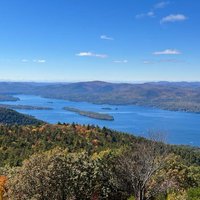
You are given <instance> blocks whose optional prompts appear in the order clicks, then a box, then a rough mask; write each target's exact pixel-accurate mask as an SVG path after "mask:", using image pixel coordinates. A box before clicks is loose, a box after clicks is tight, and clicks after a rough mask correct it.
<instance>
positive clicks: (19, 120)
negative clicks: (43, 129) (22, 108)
mask: <svg viewBox="0 0 200 200" xmlns="http://www.w3.org/2000/svg"><path fill="white" fill-rule="evenodd" d="M0 123H1V124H9V125H13V124H18V125H36V124H42V123H44V122H42V121H40V120H38V119H35V118H34V117H32V116H29V115H24V114H21V113H18V112H16V111H14V110H11V109H6V108H1V107H0Z"/></svg>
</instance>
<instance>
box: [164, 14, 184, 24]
mask: <svg viewBox="0 0 200 200" xmlns="http://www.w3.org/2000/svg"><path fill="white" fill-rule="evenodd" d="M187 19H188V18H187V17H186V16H185V15H183V14H171V15H168V16H166V17H163V18H162V19H161V20H160V23H161V24H162V23H167V22H180V21H185V20H187Z"/></svg>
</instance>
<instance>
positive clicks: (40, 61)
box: [33, 59, 46, 63]
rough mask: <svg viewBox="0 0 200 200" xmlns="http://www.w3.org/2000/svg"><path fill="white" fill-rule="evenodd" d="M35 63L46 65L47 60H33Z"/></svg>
mask: <svg viewBox="0 0 200 200" xmlns="http://www.w3.org/2000/svg"><path fill="white" fill-rule="evenodd" d="M33 62H35V63H46V60H44V59H35V60H33Z"/></svg>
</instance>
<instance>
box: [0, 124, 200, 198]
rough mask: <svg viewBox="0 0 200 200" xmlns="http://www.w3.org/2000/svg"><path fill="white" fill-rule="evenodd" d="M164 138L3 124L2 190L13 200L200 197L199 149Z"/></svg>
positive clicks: (61, 126)
mask: <svg viewBox="0 0 200 200" xmlns="http://www.w3.org/2000/svg"><path fill="white" fill-rule="evenodd" d="M159 138H160V137H158V136H156V137H155V136H153V137H152V138H151V139H152V140H151V141H149V140H146V139H144V138H138V137H134V136H131V135H128V134H123V133H118V132H115V131H111V130H109V129H106V128H103V129H101V128H99V127H95V126H89V125H88V126H80V125H77V124H58V125H48V124H45V125H37V126H35V125H31V126H18V125H12V126H5V125H1V126H0V147H1V148H0V166H1V168H0V175H1V177H0V188H2V189H1V190H0V191H2V192H1V194H3V195H4V199H12V200H14V199H15V200H18V199H20V200H25V199H26V200H27V199H35V200H36V199H37V200H40V199H41V200H47V199H54V200H72V199H82V200H87V199H88V200H90V199H92V200H95V199H111V200H112V199H113V200H123V199H124V200H127V199H128V198H131V199H133V198H135V199H136V200H147V199H152V200H153V199H156V200H164V199H171V200H172V199H174V200H178V199H181V200H187V199H188V200H190V199H192V200H197V199H199V195H200V194H199V188H200V149H198V148H190V147H185V146H182V147H179V146H170V145H165V144H163V143H162V142H157V141H156V140H157V139H158V140H159ZM1 180H2V183H1Z"/></svg>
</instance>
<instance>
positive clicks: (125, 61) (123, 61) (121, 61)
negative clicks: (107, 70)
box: [113, 60, 128, 63]
mask: <svg viewBox="0 0 200 200" xmlns="http://www.w3.org/2000/svg"><path fill="white" fill-rule="evenodd" d="M113 62H114V63H128V60H114V61H113Z"/></svg>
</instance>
